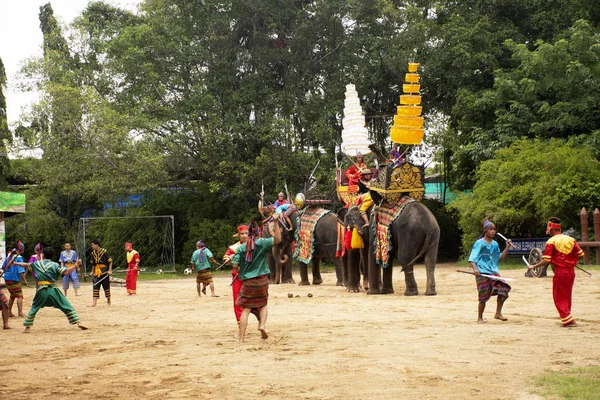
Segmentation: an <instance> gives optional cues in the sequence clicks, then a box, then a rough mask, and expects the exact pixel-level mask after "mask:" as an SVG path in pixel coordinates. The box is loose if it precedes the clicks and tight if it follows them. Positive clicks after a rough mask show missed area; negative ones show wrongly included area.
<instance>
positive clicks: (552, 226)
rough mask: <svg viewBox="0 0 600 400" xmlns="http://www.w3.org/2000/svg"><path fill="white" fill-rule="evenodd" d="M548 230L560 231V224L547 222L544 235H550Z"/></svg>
mask: <svg viewBox="0 0 600 400" xmlns="http://www.w3.org/2000/svg"><path fill="white" fill-rule="evenodd" d="M550 229H555V230H557V231H560V224H557V223H555V222H551V221H548V226H547V227H546V235H549V234H550Z"/></svg>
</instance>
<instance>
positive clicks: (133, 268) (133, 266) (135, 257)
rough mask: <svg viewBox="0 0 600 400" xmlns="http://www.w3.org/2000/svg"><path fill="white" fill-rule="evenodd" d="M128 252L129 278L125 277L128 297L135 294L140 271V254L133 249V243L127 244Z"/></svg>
mask: <svg viewBox="0 0 600 400" xmlns="http://www.w3.org/2000/svg"><path fill="white" fill-rule="evenodd" d="M125 251H126V252H127V276H126V277H125V287H126V288H127V295H129V296H131V295H132V294H135V291H136V288H137V277H138V273H139V270H140V253H138V252H137V251H136V250H134V249H133V244H131V242H127V243H125Z"/></svg>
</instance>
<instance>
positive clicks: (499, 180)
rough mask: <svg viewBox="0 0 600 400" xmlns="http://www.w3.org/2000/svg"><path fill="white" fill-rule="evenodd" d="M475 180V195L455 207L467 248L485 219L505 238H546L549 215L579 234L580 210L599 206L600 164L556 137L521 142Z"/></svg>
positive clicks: (484, 167) (492, 161)
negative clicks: (495, 226) (491, 222)
mask: <svg viewBox="0 0 600 400" xmlns="http://www.w3.org/2000/svg"><path fill="white" fill-rule="evenodd" d="M476 179H477V183H476V184H475V186H474V187H473V193H472V194H470V195H463V196H461V197H460V198H459V199H458V200H456V201H455V202H453V203H452V204H451V207H452V208H454V209H456V210H458V211H459V213H460V220H459V226H460V228H461V229H462V231H463V233H464V236H463V249H470V248H471V245H472V244H473V242H474V241H475V239H476V238H477V237H478V236H479V235H480V234H481V225H482V223H483V221H484V220H485V219H490V220H492V221H494V222H495V223H496V225H497V226H498V229H499V230H500V231H501V232H502V233H503V234H504V235H505V236H512V237H529V236H533V237H540V236H541V237H543V236H544V233H545V224H546V221H547V219H548V218H549V217H551V216H557V217H559V218H561V220H562V221H563V226H564V227H565V229H566V228H575V229H576V230H577V229H578V226H579V222H578V221H579V211H580V210H581V208H582V207H586V208H587V209H594V207H597V206H598V204H600V162H599V161H598V160H597V159H596V158H595V157H594V155H593V154H592V151H591V149H590V148H589V147H582V146H579V145H573V144H570V143H565V142H564V141H561V140H558V139H552V140H550V141H541V140H525V139H521V140H518V141H516V142H514V143H513V144H512V145H511V146H510V147H508V148H506V149H502V150H498V151H496V152H495V154H494V158H492V159H490V160H487V161H484V162H482V163H481V166H480V167H479V168H478V170H477V175H476Z"/></svg>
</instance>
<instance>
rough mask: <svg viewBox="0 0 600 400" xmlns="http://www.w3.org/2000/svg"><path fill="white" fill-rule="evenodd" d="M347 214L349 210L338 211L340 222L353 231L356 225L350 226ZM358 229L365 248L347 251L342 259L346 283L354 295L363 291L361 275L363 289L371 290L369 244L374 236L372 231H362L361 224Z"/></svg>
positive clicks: (348, 289)
mask: <svg viewBox="0 0 600 400" xmlns="http://www.w3.org/2000/svg"><path fill="white" fill-rule="evenodd" d="M347 212H348V208H342V209H341V210H339V211H338V222H339V223H340V224H342V225H344V226H345V227H346V228H348V229H353V228H354V226H355V225H356V224H348V223H347V222H346V220H345V217H346V214H347ZM361 220H362V218H361ZM357 222H359V221H357ZM363 222H364V221H363ZM357 228H358V232H359V234H360V235H361V237H362V240H363V242H364V244H365V247H363V248H362V249H354V250H353V249H346V251H345V254H344V256H343V257H342V266H343V268H344V270H343V273H344V282H345V284H346V288H347V291H348V292H353V293H358V292H359V291H360V289H361V285H360V281H361V275H362V287H363V288H364V289H365V290H369V249H370V246H369V244H370V243H371V240H372V235H371V230H370V229H367V228H365V229H360V228H361V225H360V224H359V225H358V227H357Z"/></svg>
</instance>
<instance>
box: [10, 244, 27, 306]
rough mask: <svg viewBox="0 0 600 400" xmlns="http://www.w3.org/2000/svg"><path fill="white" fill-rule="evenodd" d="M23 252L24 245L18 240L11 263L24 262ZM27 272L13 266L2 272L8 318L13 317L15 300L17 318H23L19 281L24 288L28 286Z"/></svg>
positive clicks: (21, 291)
mask: <svg viewBox="0 0 600 400" xmlns="http://www.w3.org/2000/svg"><path fill="white" fill-rule="evenodd" d="M24 251H25V245H24V244H23V243H21V241H20V240H19V241H18V242H17V244H16V245H15V248H14V257H13V258H12V261H13V262H15V263H16V262H25V259H23V256H22V254H23V252H24ZM26 273H27V271H26V270H25V268H23V267H21V266H19V265H16V264H13V265H9V266H8V267H7V268H6V271H5V272H4V280H5V281H6V289H7V290H8V293H10V300H9V302H8V315H9V317H14V315H13V312H12V308H13V304H14V303H15V300H16V302H17V311H18V313H19V317H24V315H23V289H22V287H21V281H23V283H24V284H25V286H29V285H28V284H27V278H26V276H25V274H26Z"/></svg>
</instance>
